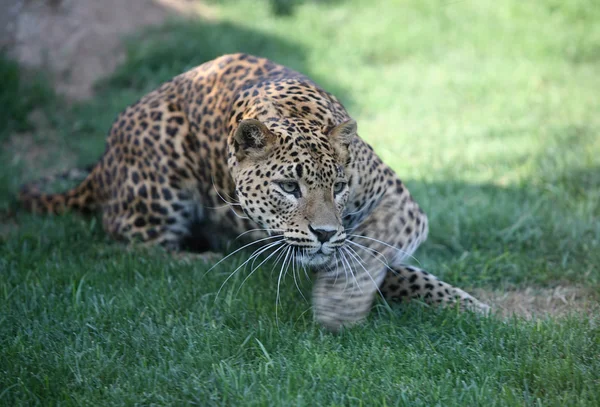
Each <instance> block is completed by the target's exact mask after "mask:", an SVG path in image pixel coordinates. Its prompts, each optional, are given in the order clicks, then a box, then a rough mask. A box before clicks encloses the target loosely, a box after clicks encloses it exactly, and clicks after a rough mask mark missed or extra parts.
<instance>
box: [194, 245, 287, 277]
mask: <svg viewBox="0 0 600 407" xmlns="http://www.w3.org/2000/svg"><path fill="white" fill-rule="evenodd" d="M276 237H280V236H267V237H264V238H262V239H258V240H255V241H253V242H250V243H248V244H245V245H244V246H242V247H240V248H239V249H236V250H235V251H233V252H232V253H229V254H228V255H227V256H225V257H223V258H222V259H221V260H219V261H218V262H217V263H215V264H214V265H213V266H212V267H211V268H209V269H208V270H207V271H206V273H204V274H203V275H202V277H204V276H206V275H207V274H208V273H209V272H210V271H211V270H212V269H214V268H215V267H217V266H218V265H219V264H221V263H222V262H224V261H225V260H227V259H228V258H229V257H231V256H233V255H234V254H236V253H237V252H239V251H240V250H243V249H245V248H246V247H248V246H252V245H255V244H257V243H260V242H263V241H265V240H270V239H274V238H276ZM281 240H283V238H282V239H281Z"/></svg>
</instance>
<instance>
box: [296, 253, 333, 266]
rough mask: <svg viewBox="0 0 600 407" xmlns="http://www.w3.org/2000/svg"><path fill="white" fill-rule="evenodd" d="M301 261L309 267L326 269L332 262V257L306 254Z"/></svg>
mask: <svg viewBox="0 0 600 407" xmlns="http://www.w3.org/2000/svg"><path fill="white" fill-rule="evenodd" d="M300 261H301V262H302V264H304V265H305V266H307V267H317V268H318V267H324V266H327V265H328V264H329V263H330V262H331V255H329V256H327V255H324V254H322V253H316V254H306V255H303V256H302V257H301V258H300Z"/></svg>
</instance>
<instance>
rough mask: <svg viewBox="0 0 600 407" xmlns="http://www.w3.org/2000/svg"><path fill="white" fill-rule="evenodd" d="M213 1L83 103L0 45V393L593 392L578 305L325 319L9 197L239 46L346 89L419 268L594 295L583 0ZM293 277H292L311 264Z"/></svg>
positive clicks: (79, 156)
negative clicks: (65, 97) (413, 202)
mask: <svg viewBox="0 0 600 407" xmlns="http://www.w3.org/2000/svg"><path fill="white" fill-rule="evenodd" d="M213 7H214V8H215V9H216V10H217V11H218V13H217V16H216V18H214V19H211V20H202V19H195V20H192V21H186V22H182V21H173V22H171V23H169V24H167V25H166V26H162V27H159V28H155V29H152V30H149V31H146V32H143V33H139V34H138V35H136V36H134V37H132V38H129V39H127V41H128V54H127V58H126V61H125V62H124V63H123V64H122V65H121V66H120V67H119V68H118V69H117V71H116V72H115V73H114V74H113V75H112V76H111V77H109V78H107V79H105V80H103V81H101V82H100V83H98V84H97V87H96V95H95V97H94V98H93V99H92V100H89V101H85V102H81V103H76V104H64V103H62V102H61V98H60V96H57V95H53V94H52V91H51V90H50V89H49V87H48V85H46V84H45V81H44V78H43V77H40V76H39V75H37V74H36V73H31V72H27V73H24V72H22V71H20V70H19V69H18V67H16V66H15V65H14V64H12V63H11V62H9V61H7V60H6V59H5V58H3V59H2V60H1V61H0V100H1V101H2V109H0V110H1V111H0V119H1V121H0V143H2V150H1V153H0V154H1V157H0V160H1V162H2V165H1V170H0V403H1V404H3V405H8V406H14V405H32V404H42V405H57V404H63V405H112V404H116V405H132V404H141V405H150V404H155V405H169V404H170V405H182V404H199V405H212V404H216V405H407V406H408V405H410V406H434V405H439V406H475V405H485V406H496V405H508V406H512V405H536V406H538V405H539V406H542V405H543V406H567V405H581V406H598V405H600V380H599V378H600V327H599V322H600V320H599V316H598V314H597V313H593V312H590V311H589V309H588V311H585V310H584V309H583V308H575V309H573V312H570V313H568V314H567V315H561V316H555V315H552V314H544V315H537V316H536V317H535V318H533V319H525V318H522V317H520V316H518V315H516V316H513V317H506V316H505V315H499V314H497V315H492V316H491V317H489V318H477V317H475V316H474V315H471V314H464V315H463V314H458V313H457V312H455V311H454V310H443V311H440V310H434V309H430V308H428V307H426V306H424V305H422V304H418V303H415V304H411V305H408V306H406V305H405V306H402V305H397V304H396V305H391V306H387V305H386V304H384V303H383V302H378V303H377V304H376V305H375V307H374V309H373V312H372V314H371V315H370V317H369V318H368V320H367V321H366V322H365V323H364V324H362V325H360V326H357V327H355V328H353V329H350V330H346V331H344V332H342V333H341V334H339V335H333V334H329V333H327V332H325V331H323V330H322V329H320V328H319V327H318V326H316V325H315V324H314V323H313V321H312V317H311V312H310V304H309V303H307V302H306V301H305V300H304V299H303V296H302V294H301V293H300V292H299V291H298V289H297V288H296V286H295V285H294V281H293V280H291V279H287V280H286V281H284V283H283V284H282V287H281V294H282V295H281V303H280V304H276V301H275V299H276V293H277V281H276V276H275V275H274V274H272V273H271V271H270V268H269V267H268V266H265V267H263V268H262V270H261V272H257V273H255V274H254V275H253V276H252V277H251V278H249V279H248V280H247V281H246V282H245V283H244V284H243V285H242V282H243V280H244V278H245V275H242V274H241V273H238V274H240V275H237V276H236V277H234V278H232V279H230V280H229V281H227V283H226V284H225V285H224V286H223V289H222V290H221V292H220V294H219V296H218V297H217V296H216V293H217V292H218V291H219V289H220V287H221V286H222V285H223V282H224V281H225V279H226V278H227V276H228V275H229V273H230V272H231V271H233V270H234V269H235V268H236V267H237V265H239V264H241V262H242V261H243V259H244V255H241V256H234V257H233V258H232V259H231V260H229V261H228V262H226V263H224V265H222V266H219V267H217V268H216V269H214V270H212V271H210V272H209V273H207V270H208V269H209V268H210V265H207V264H204V263H202V262H195V263H192V264H190V263H184V262H180V261H177V260H173V259H172V258H170V257H169V256H166V255H165V254H164V253H162V252H159V251H156V252H143V253H140V252H135V251H128V250H124V248H123V247H122V246H120V245H119V244H117V243H115V242H112V241H110V240H109V239H108V237H107V236H106V235H105V234H104V232H103V231H102V228H101V224H100V222H98V220H97V219H94V218H92V219H84V218H82V217H79V216H76V215H66V216H63V217H55V218H49V217H40V216H33V215H30V214H26V213H23V212H21V211H18V210H17V208H16V202H15V194H16V191H17V189H18V186H19V184H20V183H22V182H25V181H27V180H31V179H33V178H35V177H37V176H40V175H43V174H47V173H50V172H53V171H58V170H61V169H65V168H68V167H70V166H72V165H87V164H90V163H93V162H94V161H95V160H96V159H97V158H98V157H99V155H100V154H101V153H102V151H103V149H104V138H105V135H106V132H107V130H108V128H109V126H110V124H111V122H112V120H113V119H114V117H115V116H116V114H117V113H118V112H119V111H120V110H121V109H123V108H124V107H125V106H127V105H128V104H129V103H131V102H133V101H135V100H136V99H137V98H139V97H140V96H141V95H143V94H144V93H146V92H147V91H149V90H151V89H153V88H154V87H156V86H157V85H158V84H159V83H161V82H162V81H164V80H166V79H169V78H170V77H172V76H174V75H176V74H178V73H180V72H182V71H184V70H186V69H188V68H191V67H193V66H195V65H198V64H201V63H202V62H204V61H207V60H209V59H212V58H214V57H216V56H218V55H220V54H223V53H228V52H234V51H244V52H248V53H253V54H257V55H261V56H266V57H269V58H271V59H273V60H275V61H277V62H280V63H283V64H286V65H288V66H290V67H292V68H294V69H296V70H298V71H301V72H303V73H305V74H307V75H308V76H310V77H312V78H313V79H314V80H315V81H316V82H318V83H319V84H320V85H321V86H322V87H324V88H325V89H328V90H329V91H330V92H332V93H334V94H336V95H337V96H338V97H339V98H340V99H341V100H342V101H343V103H344V104H345V105H346V107H347V108H348V110H349V111H350V112H351V114H352V115H353V116H354V118H355V119H356V120H357V121H358V125H359V133H360V134H361V136H362V137H363V138H365V139H367V140H368V141H369V142H370V143H371V144H372V145H373V147H374V148H375V150H376V151H378V152H379V154H380V155H381V156H382V157H383V158H384V160H385V161H386V162H387V163H389V164H390V165H391V166H392V167H393V168H394V169H395V170H396V171H397V173H398V174H400V176H401V177H402V178H403V180H404V182H405V183H406V184H407V186H408V187H409V189H410V190H411V191H412V193H413V195H414V196H415V197H416V199H417V200H418V201H419V202H420V203H421V206H422V207H423V208H424V210H425V211H426V212H427V213H428V215H429V218H430V223H431V234H430V239H429V240H428V242H427V243H426V244H424V245H423V247H422V248H421V249H420V250H419V251H418V252H417V253H416V258H417V259H418V261H419V262H420V264H421V265H422V266H423V267H424V268H426V269H427V270H430V271H431V272H433V273H435V274H437V275H438V276H440V277H442V278H443V279H444V280H446V281H448V282H450V283H453V284H456V285H459V286H460V287H463V288H466V289H468V290H479V292H484V293H485V292H499V291H500V292H502V291H506V292H525V289H526V288H533V289H546V288H553V287H557V286H563V287H574V288H577V289H581V290H585V293H586V295H587V296H589V298H591V299H590V301H592V302H594V301H595V302H596V303H597V301H598V300H599V299H600V114H599V112H600V75H599V73H600V24H598V21H600V7H598V5H597V4H596V1H595V0H572V1H559V0H544V1H539V2H522V1H519V0H506V1H503V2H491V1H474V0H465V1H456V2H455V1H451V0H450V1H433V0H406V1H399V0H398V1H388V0H371V1H366V0H365V1H354V0H353V1H344V2H342V1H334V0H330V1H316V0H315V1H304V2H302V1H299V0H289V1H287V2H286V1H285V0H281V1H272V2H260V1H255V0H242V1H235V2H234V1H224V2H220V3H219V4H216V3H215V4H214V5H213ZM34 110H35V111H36V115H35V116H40V112H41V113H42V116H43V117H45V119H44V120H39V119H38V120H31V119H30V116H31V115H30V114H29V113H30V112H31V111H34ZM16 132H18V133H16ZM15 134H18V136H15ZM11 135H12V137H11ZM246 256H247V254H246ZM300 288H301V289H302V291H303V292H304V295H305V296H308V295H309V294H310V283H309V282H308V281H303V282H302V284H301V287H300ZM524 304H525V305H524V306H525V307H526V306H527V303H524ZM597 309H598V308H596V310H597Z"/></svg>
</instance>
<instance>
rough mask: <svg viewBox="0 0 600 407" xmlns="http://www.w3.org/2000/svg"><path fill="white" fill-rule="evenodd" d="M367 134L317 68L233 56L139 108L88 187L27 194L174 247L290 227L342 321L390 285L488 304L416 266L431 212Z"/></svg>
mask: <svg viewBox="0 0 600 407" xmlns="http://www.w3.org/2000/svg"><path fill="white" fill-rule="evenodd" d="M356 131H357V130H356V124H355V122H354V121H353V120H352V119H351V118H350V116H349V115H348V113H347V112H346V110H345V109H344V107H343V106H342V105H341V104H340V102H339V101H338V100H337V99H336V98H335V97H334V96H332V95H330V94H329V93H327V92H325V91H324V90H322V89H321V88H319V87H318V86H317V85H316V84H315V83H313V82H312V81H311V80H309V79H308V78H306V77H305V76H303V75H301V74H299V73H297V72H294V71H292V70H290V69H288V68H285V67H283V66H281V65H277V64H275V63H273V62H271V61H269V60H266V59H263V58H257V57H254V56H250V55H245V54H235V55H226V56H223V57H220V58H218V59H216V60H213V61H210V62H207V63H205V64H203V65H201V66H199V67H197V68H195V69H192V70H190V71H188V72H186V73H183V74H181V75H179V76H177V77H175V78H173V79H172V80H171V81H169V82H167V83H165V84H163V85H162V86H161V87H159V88H158V89H157V90H155V91H153V92H151V93H150V94H148V95H147V96H145V97H143V98H142V99H141V100H139V101H138V102H137V103H135V104H133V105H132V106H130V107H128V108H127V109H126V110H125V111H124V112H123V113H122V114H121V115H120V116H119V117H118V118H117V120H116V121H115V122H114V124H113V126H112V128H111V130H110V134H109V136H108V140H107V147H106V151H105V153H104V155H103V156H102V158H101V159H100V160H99V161H98V163H97V164H96V165H95V166H94V167H93V169H92V170H91V172H90V173H89V175H88V176H87V177H86V178H85V179H84V180H83V182H82V183H81V184H80V185H79V186H77V187H76V188H74V189H72V190H70V191H67V192H65V193H61V194H45V193H42V192H40V191H39V189H38V188H37V184H31V185H28V186H25V187H24V188H23V190H22V191H21V194H20V200H21V201H22V203H23V205H24V206H25V207H26V208H29V209H30V210H33V211H36V212H49V213H61V212H64V211H65V210H68V209H72V210H77V211H96V210H99V211H100V212H101V213H102V220H103V226H104V228H105V230H106V231H107V232H108V233H109V234H110V235H111V236H113V237H114V238H116V239H120V240H125V241H135V240H138V241H141V242H144V243H146V244H150V245H163V246H165V247H167V248H169V249H172V250H180V249H182V248H185V247H186V246H187V245H190V244H191V245H192V246H195V248H197V249H201V250H217V249H219V248H220V247H221V244H222V242H223V241H228V240H231V239H232V238H235V237H236V236H238V235H240V234H242V233H244V232H246V233H245V235H244V236H245V237H246V238H249V239H250V240H251V241H252V240H254V241H257V240H258V239H261V238H264V237H266V236H268V235H269V234H272V235H275V236H280V237H281V239H282V241H284V242H285V243H286V244H287V245H289V247H292V248H293V249H294V251H295V254H296V255H297V257H298V261H299V262H300V263H301V264H302V265H305V266H310V267H312V268H314V269H315V270H316V271H317V273H316V281H315V285H314V290H313V305H314V313H315V318H316V320H317V321H319V322H320V323H322V324H324V325H325V326H327V327H329V328H330V329H333V330H336V329H339V328H340V327H341V326H345V325H350V324H352V323H355V322H357V321H360V320H361V319H363V318H364V316H365V315H366V314H367V313H368V310H369V308H370V306H371V304H372V301H373V298H374V296H375V294H376V292H377V291H378V290H380V292H381V293H382V294H383V295H384V296H385V297H387V298H389V299H410V298H415V297H419V298H421V299H423V300H424V301H425V302H428V303H432V304H436V303H440V304H447V303H454V302H456V301H459V302H460V303H461V304H462V305H463V306H467V307H470V308H473V309H476V310H485V309H487V306H486V305H484V304H481V303H480V302H478V301H477V300H476V299H474V298H473V297H471V296H470V295H469V294H467V293H465V292H464V291H462V290H460V289H457V288H454V287H452V286H450V285H448V284H446V283H443V282H441V281H439V280H437V279H436V278H435V277H433V276H432V275H430V274H428V273H426V272H425V271H422V270H419V269H416V268H413V267H409V266H406V265H404V262H405V260H406V259H407V258H408V257H410V256H411V254H412V253H413V252H414V251H415V250H416V248H417V247H418V246H419V245H420V244H421V243H422V242H423V241H424V240H425V239H426V237H427V232H428V228H427V217H426V215H425V214H424V213H423V211H422V210H421V209H420V208H419V206H418V205H417V203H416V202H415V201H414V200H413V198H412V197H411V195H410V193H409V192H408V190H407V189H406V187H405V186H404V184H403V183H402V182H401V181H400V179H399V178H398V177H397V176H396V175H395V173H394V172H393V171H392V170H391V168H389V167H388V166H387V165H385V164H384V163H383V162H382V161H381V160H380V159H379V157H378V156H377V155H376V154H375V153H374V152H373V150H372V148H371V147H370V146H369V145H368V144H367V143H365V142H364V141H363V140H362V139H361V138H359V137H358V135H357V133H356ZM225 202H227V203H225Z"/></svg>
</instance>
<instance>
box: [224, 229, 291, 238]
mask: <svg viewBox="0 0 600 407" xmlns="http://www.w3.org/2000/svg"><path fill="white" fill-rule="evenodd" d="M252 232H267V233H268V234H269V236H272V235H271V233H270V232H281V233H283V232H284V230H283V229H265V228H255V229H250V230H246V231H245V232H242V233H240V234H239V235H237V237H236V238H235V239H233V240H238V239H239V238H240V237H242V236H244V235H246V234H248V233H252Z"/></svg>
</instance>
